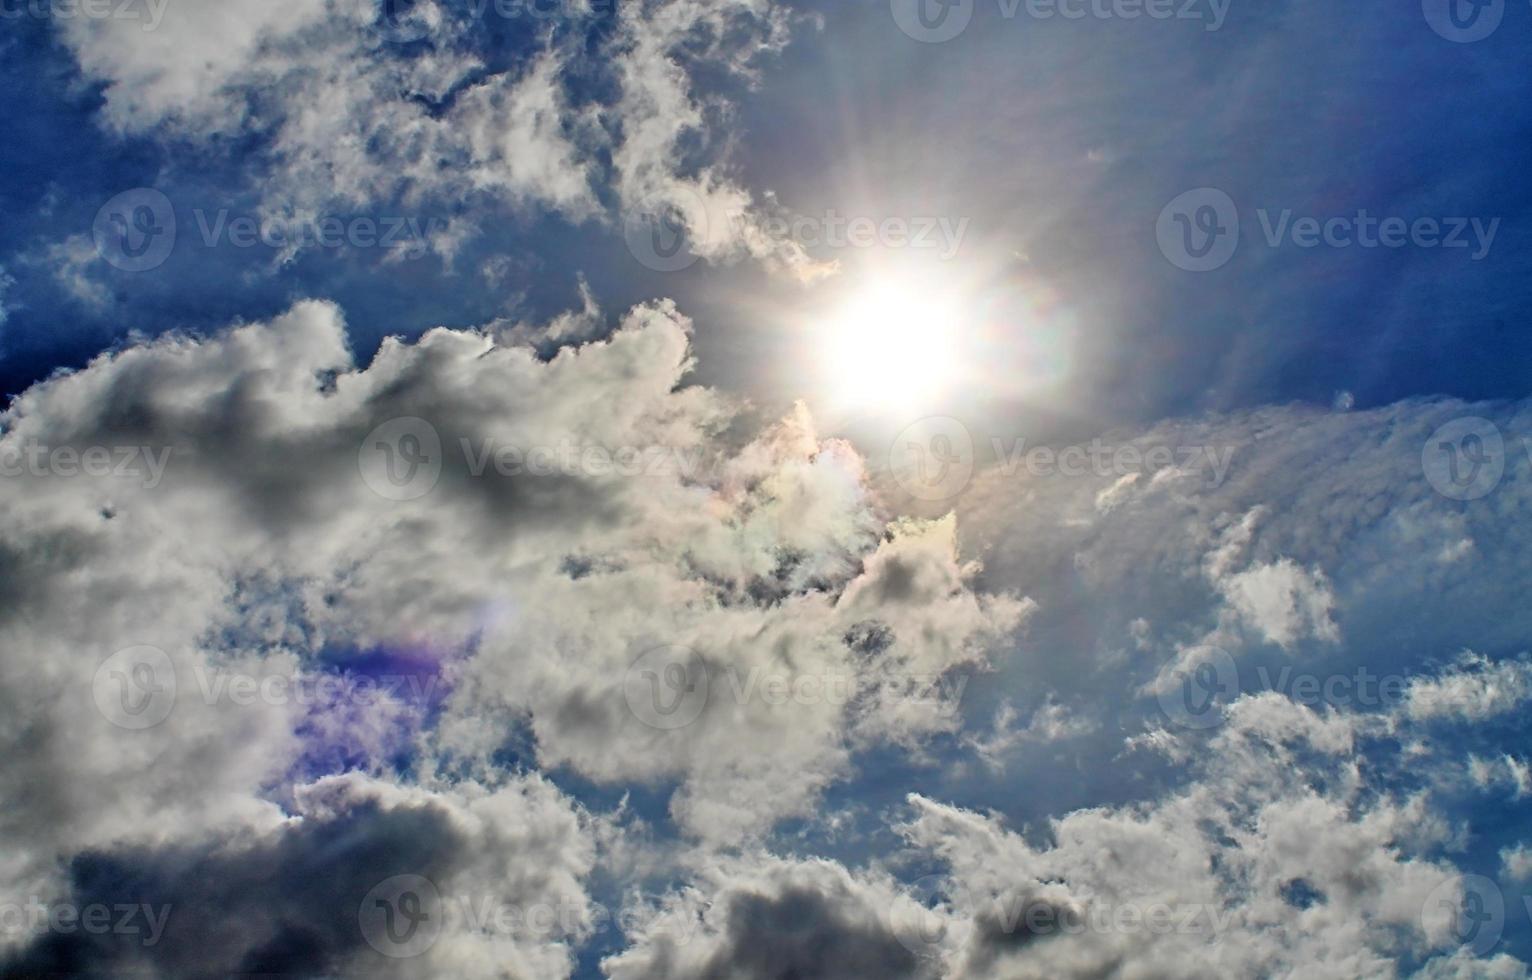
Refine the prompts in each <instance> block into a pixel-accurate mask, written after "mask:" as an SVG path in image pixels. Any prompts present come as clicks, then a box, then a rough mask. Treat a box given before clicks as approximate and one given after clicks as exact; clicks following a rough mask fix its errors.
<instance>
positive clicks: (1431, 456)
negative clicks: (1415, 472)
mask: <svg viewBox="0 0 1532 980" xmlns="http://www.w3.org/2000/svg"><path fill="white" fill-rule="evenodd" d="M1420 465H1421V467H1422V468H1423V469H1424V470H1425V474H1426V480H1427V481H1429V482H1430V484H1431V486H1432V487H1434V488H1435V489H1436V492H1437V493H1439V494H1441V495H1442V496H1443V497H1447V498H1449V499H1451V500H1478V499H1479V498H1480V497H1486V496H1488V495H1489V494H1490V493H1492V492H1494V489H1495V488H1496V487H1498V486H1499V485H1500V479H1501V477H1503V476H1505V440H1504V439H1502V438H1501V436H1500V429H1499V428H1497V427H1496V425H1495V423H1493V422H1491V421H1490V420H1489V419H1481V418H1477V417H1474V416H1470V417H1468V418H1461V419H1453V420H1452V421H1451V422H1448V423H1447V424H1446V425H1444V426H1442V427H1441V428H1439V429H1437V430H1436V431H1435V432H1433V433H1431V438H1429V439H1427V440H1426V445H1425V448H1424V449H1422V450H1421V451H1420Z"/></svg>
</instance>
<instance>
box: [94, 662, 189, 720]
mask: <svg viewBox="0 0 1532 980" xmlns="http://www.w3.org/2000/svg"><path fill="white" fill-rule="evenodd" d="M91 694H92V696H94V698H95V700H96V710H98V711H100V712H101V716H102V717H103V718H105V719H106V720H107V721H109V722H111V723H112V724H114V725H116V726H117V727H118V728H126V729H129V730H132V731H142V730H143V729H145V728H153V727H154V726H155V725H158V724H159V723H160V722H162V721H164V720H165V719H166V718H169V717H170V711H171V709H172V708H174V707H175V705H176V668H175V665H174V664H172V663H171V662H170V655H169V654H168V653H166V652H165V651H164V650H161V649H160V648H159V647H150V646H137V647H128V648H127V649H126V650H118V651H117V652H116V653H114V654H112V655H111V656H110V657H107V658H106V660H104V661H103V662H102V664H101V666H100V667H97V668H96V676H95V677H94V678H93V679H92V682H91Z"/></svg>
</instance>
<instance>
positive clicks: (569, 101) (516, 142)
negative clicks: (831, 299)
mask: <svg viewBox="0 0 1532 980" xmlns="http://www.w3.org/2000/svg"><path fill="white" fill-rule="evenodd" d="M380 9H381V8H380V7H379V6H377V5H376V4H374V3H373V2H371V0H283V2H281V3H265V2H258V0H233V2H223V0H187V2H185V3H175V4H171V5H169V6H168V7H166V8H164V9H163V10H161V11H160V13H161V14H162V16H161V17H160V18H159V20H158V21H157V22H156V24H155V26H154V28H153V29H152V30H145V29H144V24H143V23H142V22H141V21H139V20H134V19H131V18H75V19H66V20H63V21H61V25H62V26H61V28H60V30H61V33H62V39H63V41H64V43H65V44H66V45H67V46H68V47H69V48H70V49H71V50H72V51H73V52H74V54H75V57H76V58H77V59H78V61H79V63H80V66H81V68H82V70H83V71H84V72H85V73H86V74H87V75H89V76H91V77H93V78H97V79H100V80H102V81H104V82H106V96H107V100H106V106H105V109H104V110H103V111H104V115H105V118H106V120H107V121H108V123H109V124H110V125H111V126H112V127H114V128H115V129H117V130H119V131H122V132H125V133H132V134H142V133H163V134H168V135H170V136H171V137H172V138H174V139H192V140H199V139H206V138H208V137H212V136H223V137H232V136H234V135H237V134H252V135H255V136H257V137H259V140H258V144H259V145H260V146H261V150H260V151H259V152H258V153H257V154H256V155H255V156H254V157H253V158H252V159H253V160H254V170H253V172H252V174H251V177H252V186H253V187H254V188H256V189H257V190H258V192H259V193H260V194H261V197H262V202H263V203H262V207H263V210H264V211H266V212H267V213H270V214H297V215H303V214H309V213H313V212H320V211H324V210H325V209H327V208H332V207H336V206H351V207H355V206H361V205H366V204H369V203H372V202H380V203H387V202H403V203H404V204H405V205H406V206H411V207H417V208H418V207H420V206H423V205H435V206H443V207H446V206H449V205H450V206H453V207H456V206H458V205H461V204H462V203H463V202H464V201H465V200H476V201H482V202H486V203H487V204H490V205H502V206H507V207H509V208H512V209H515V210H523V209H526V208H529V207H530V208H534V209H543V210H547V211H551V212H555V213H558V214H560V215H562V216H564V217H565V218H567V219H569V220H571V221H573V222H581V221H584V220H586V219H588V218H591V217H593V216H597V215H600V214H602V210H603V209H602V206H601V204H600V198H599V195H598V193H597V188H596V186H595V185H596V184H597V183H599V181H600V179H601V177H602V174H603V172H604V170H605V169H606V168H607V167H608V166H610V168H611V169H612V170H614V173H613V175H612V177H613V180H614V185H613V188H612V190H613V191H614V193H615V197H616V198H617V199H618V200H619V202H620V206H621V210H622V211H623V212H624V213H631V212H634V211H637V210H642V209H646V208H653V207H656V206H659V207H663V206H671V207H677V208H679V209H680V211H681V213H682V214H684V215H686V216H687V219H686V220H687V224H688V226H689V229H690V240H691V245H690V247H691V248H692V249H693V250H694V251H695V252H696V254H697V255H699V256H701V257H703V258H705V259H707V260H708V261H712V262H725V261H732V260H734V259H738V258H743V257H753V258H755V259H758V260H761V261H763V262H765V263H766V264H767V265H768V266H769V267H771V268H773V269H776V270H778V271H781V272H783V273H785V274H787V275H790V276H792V277H794V278H797V279H801V280H804V281H812V280H813V279H816V278H820V277H822V276H824V275H827V274H830V273H831V272H832V271H833V265H825V264H822V263H818V262H815V261H814V260H812V259H811V258H810V257H809V256H808V255H807V254H806V253H805V252H804V251H803V249H802V248H801V247H800V246H798V245H797V244H796V243H793V242H791V241H787V240H785V239H781V238H778V237H774V236H773V235H772V234H771V233H770V232H768V231H767V230H766V228H765V225H764V223H763V220H762V217H761V211H760V208H759V207H758V206H757V204H756V203H755V201H754V195H752V194H751V193H750V192H749V191H748V190H746V189H744V188H742V187H740V186H738V185H737V184H736V183H735V182H733V181H732V180H731V179H729V178H728V177H727V176H726V173H725V170H726V162H725V161H722V160H718V161H713V162H710V163H708V164H707V165H705V166H704V167H703V168H702V169H701V170H700V171H699V172H697V173H696V174H695V175H683V174H682V169H683V159H682V153H681V150H680V146H681V142H682V140H683V138H686V137H689V136H696V137H701V138H702V139H703V140H704V141H706V140H707V139H708V136H709V134H708V124H707V121H706V119H705V118H704V114H703V111H702V108H701V104H702V101H703V96H702V95H701V94H700V93H698V92H696V91H695V90H694V89H695V85H696V82H695V77H696V75H697V74H698V69H703V68H706V69H709V70H711V69H718V70H722V71H724V72H726V73H729V74H731V75H733V76H735V77H737V78H739V79H743V80H745V81H746V82H747V83H749V82H751V81H753V80H754V78H755V77H756V73H757V70H758V69H757V62H758V60H759V59H760V58H761V57H763V56H764V57H769V56H771V55H774V54H775V53H777V52H779V51H780V50H781V49H782V47H783V46H784V45H785V44H786V43H787V40H788V37H789V33H790V26H791V22H790V18H789V16H788V14H787V12H786V11H785V8H783V7H781V6H780V5H778V4H776V3H774V2H773V0H731V2H729V3H725V4H717V3H699V2H697V0H667V2H664V3H654V4H617V5H615V6H613V7H610V8H607V7H603V8H602V10H600V11H598V10H596V9H594V8H583V9H582V8H577V7H575V6H573V5H566V6H565V7H563V8H561V10H560V15H561V16H563V17H567V18H571V20H572V23H571V25H570V27H571V30H568V31H560V32H551V31H541V30H536V31H534V36H533V37H532V38H529V39H528V42H529V43H531V44H532V45H534V50H533V52H532V53H531V54H530V55H529V56H528V57H526V58H525V59H524V60H520V61H518V62H517V63H515V64H513V65H511V66H509V67H505V68H502V69H497V70H490V69H488V68H487V66H486V65H485V64H484V62H483V60H482V59H481V58H479V57H478V55H477V54H475V53H474V52H475V48H474V46H473V45H472V43H470V39H471V37H472V35H473V33H474V31H475V29H476V27H477V26H478V24H477V19H476V18H475V17H466V18H465V17H464V16H462V13H463V12H462V11H460V10H457V9H455V8H453V7H452V6H450V5H446V4H439V3H436V2H434V0H432V2H425V3H421V4H418V5H416V6H415V7H413V8H411V10H410V12H409V14H408V16H407V17H406V18H405V20H404V21H403V22H402V26H403V27H405V28H407V29H411V36H413V33H414V31H413V29H414V28H416V27H417V26H418V27H419V28H420V29H421V32H422V33H423V35H424V36H425V37H426V38H428V43H426V44H425V45H424V46H422V45H419V44H417V45H401V44H398V43H393V42H392V41H391V40H390V37H391V33H390V27H389V25H388V24H387V23H385V22H382V21H379V20H378V19H377V18H378V15H379V13H378V12H379V10H380ZM499 9H501V8H500V7H498V6H493V5H492V6H490V7H488V8H485V10H484V12H482V13H481V14H480V15H479V16H480V17H495V16H499V15H498V14H497V13H496V11H498V10H499ZM513 9H515V8H513ZM598 18H613V19H615V21H616V28H615V30H612V31H610V32H609V36H607V37H605V38H604V39H603V40H602V41H601V42H600V44H599V50H593V51H590V52H587V51H586V50H585V42H584V40H583V37H584V32H585V31H586V30H587V29H589V28H590V27H591V26H592V25H593V24H595V23H597V19H598ZM527 21H528V26H530V27H536V28H541V27H542V21H541V19H540V18H530V17H529V18H527ZM603 33H605V32H603ZM559 38H562V40H559ZM704 38H705V39H706V42H705V43H702V44H699V43H698V41H699V39H704ZM585 59H594V62H593V64H594V65H599V66H600V67H601V69H602V70H603V71H605V70H608V69H609V70H610V71H612V72H613V73H615V77H616V80H617V83H618V88H619V90H620V94H619V95H618V96H617V98H616V101H615V102H614V103H613V104H610V105H592V104H585V103H580V102H578V101H577V100H576V98H575V97H574V96H573V94H572V93H571V91H570V86H569V83H568V81H567V76H568V75H569V74H570V73H571V72H572V71H577V70H579V69H582V68H590V67H592V64H587V63H585ZM706 98H708V99H710V100H714V101H716V96H713V95H711V94H710V95H708V96H707V97H706ZM724 147H725V148H726V147H727V144H724ZM608 158H609V160H610V164H609V165H608V164H606V163H604V162H603V161H604V160H606V159H608ZM768 203H769V202H768ZM699 209H700V212H701V213H700V214H699ZM478 210H482V209H478ZM608 217H609V218H618V217H619V216H614V215H609V216H608ZM616 224H618V225H620V224H621V221H620V220H617V221H616ZM476 230H477V229H476V228H475V227H474V226H473V225H472V223H470V222H467V221H465V220H459V222H458V225H457V227H456V229H455V231H454V234H453V236H452V237H451V238H450V239H447V240H443V241H440V242H437V243H434V245H433V247H435V249H436V250H437V251H438V252H440V253H441V254H442V255H443V257H444V259H445V260H446V261H447V262H448V263H449V265H450V262H451V259H452V257H453V255H455V253H456V251H457V250H458V248H460V247H461V245H462V242H463V240H465V239H466V238H467V237H469V236H470V235H471V234H473V233H474V232H475V231H476ZM618 231H619V233H620V231H621V229H620V228H619V229H618Z"/></svg>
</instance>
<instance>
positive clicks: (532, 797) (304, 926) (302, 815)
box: [6, 774, 595, 977]
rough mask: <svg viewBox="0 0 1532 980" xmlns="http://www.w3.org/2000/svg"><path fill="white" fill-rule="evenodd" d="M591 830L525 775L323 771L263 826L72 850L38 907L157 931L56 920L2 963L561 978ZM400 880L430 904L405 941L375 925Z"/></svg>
mask: <svg viewBox="0 0 1532 980" xmlns="http://www.w3.org/2000/svg"><path fill="white" fill-rule="evenodd" d="M593 838H594V834H593V833H591V828H590V826H589V820H588V818H587V817H585V816H583V815H582V814H581V813H580V812H579V811H577V810H576V809H574V808H573V807H572V806H571V805H570V803H569V801H568V800H566V799H565V798H563V796H562V795H561V794H560V793H559V792H558V790H556V789H554V788H553V787H552V786H551V785H549V784H548V783H546V782H544V781H543V780H541V779H540V778H538V777H536V776H529V777H524V778H519V779H512V780H508V781H507V782H506V783H505V784H504V785H503V786H501V787H499V788H490V787H483V786H477V785H472V784H465V785H463V786H460V787H457V788H455V789H453V790H450V791H445V792H429V791H425V790H420V789H413V788H402V787H399V786H395V785H393V784H391V783H380V782H377V781H375V780H371V779H368V778H366V777H363V776H360V775H358V774H351V775H347V776H337V777H331V778H328V779H324V780H321V781H319V782H317V783H314V784H311V785H308V786H304V787H301V788H299V790H298V792H297V793H296V796H295V805H294V808H293V813H292V815H291V816H290V817H289V818H288V819H287V820H285V821H284V822H283V823H281V824H279V825H277V826H274V827H270V828H266V829H264V830H255V829H253V828H252V829H250V830H248V831H246V832H244V833H239V834H233V835H230V836H227V837H224V838H222V839H217V840H195V841H186V840H182V841H175V842H171V843H154V844H148V843H146V844H138V845H131V846H122V847H117V848H110V849H100V850H90V851H86V852H83V853H80V854H78V855H75V856H74V857H73V858H72V859H71V861H70V862H69V872H68V882H67V887H68V892H67V893H66V894H65V895H64V896H60V897H59V898H57V899H48V900H45V904H48V905H53V904H54V903H55V902H58V903H60V904H69V905H71V906H73V907H78V908H88V907H91V906H93V905H94V906H103V905H104V906H107V907H121V906H122V905H123V903H124V902H125V901H126V902H128V903H130V904H134V905H140V906H143V907H150V908H153V909H154V910H156V911H157V913H158V917H159V918H160V919H161V920H162V931H161V932H160V933H159V934H157V935H152V936H151V935H146V934H143V933H132V934H124V933H119V932H116V931H115V930H114V931H113V932H111V933H109V934H106V935H103V936H96V935H93V934H91V933H88V932H86V931H85V930H83V929H79V930H71V931H67V932H65V931H57V932H51V933H49V934H47V935H44V936H41V937H39V938H37V939H36V940H35V941H34V942H32V943H31V944H30V945H28V946H26V947H25V948H23V949H19V950H15V951H13V954H12V962H11V963H10V964H8V965H7V967H6V969H7V970H10V971H16V972H18V973H34V972H35V973H55V972H60V973H62V972H68V973H80V974H93V975H94V974H98V973H107V972H118V971H142V970H153V971H154V972H155V974H156V975H163V976H214V975H226V974H230V973H291V972H301V973H313V972H316V971H330V970H334V971H337V972H345V973H355V972H366V973H368V974H369V975H374V976H398V977H410V976H421V975H422V974H423V973H424V974H428V975H440V976H448V975H452V976H489V975H491V974H493V973H495V972H497V971H501V970H511V971H512V972H514V973H517V974H519V975H527V976H532V975H535V976H568V975H569V972H570V969H571V956H570V948H569V944H570V943H571V942H575V941H579V940H580V939H581V938H582V937H584V936H587V935H588V934H589V933H590V931H591V930H592V925H593V918H592V906H591V903H590V901H589V899H588V898H587V896H586V894H585V891H584V888H583V880H584V878H585V877H586V876H587V875H588V873H589V872H590V870H591V866H592V864H593V863H594V856H595V855H594V844H593ZM396 885H398V886H400V887H405V888H408V889H412V890H413V893H414V894H416V895H417V896H418V897H421V898H422V899H423V900H424V903H425V904H424V906H423V909H422V911H423V914H424V915H426V916H427V917H428V918H427V919H425V920H423V922H424V929H425V932H424V933H422V934H421V938H420V939H419V940H416V941H414V945H407V943H406V942H404V941H400V942H398V943H397V944H396V943H395V942H394V940H392V939H390V934H389V933H388V931H387V930H386V928H379V927H380V926H384V927H386V925H387V923H386V921H380V920H386V912H385V911H384V909H383V908H382V907H381V906H378V905H376V904H375V903H376V902H378V901H380V900H381V901H385V902H393V901H397V900H398V899H399V898H400V897H401V895H402V894H403V893H402V892H400V893H396V892H395V891H394V890H393V889H394V888H395V886H396ZM408 910H409V907H408V906H406V905H403V904H401V905H400V911H397V912H396V914H404V912H406V911H408ZM545 912H546V914H543V913H545ZM400 932H401V930H397V929H396V930H395V932H394V934H393V935H394V936H395V937H397V936H398V935H399V934H400ZM412 938H413V937H412Z"/></svg>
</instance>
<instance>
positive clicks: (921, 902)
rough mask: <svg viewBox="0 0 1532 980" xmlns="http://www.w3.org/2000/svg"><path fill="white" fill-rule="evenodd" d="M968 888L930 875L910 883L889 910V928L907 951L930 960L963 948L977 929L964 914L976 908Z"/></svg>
mask: <svg viewBox="0 0 1532 980" xmlns="http://www.w3.org/2000/svg"><path fill="white" fill-rule="evenodd" d="M967 899H968V892H967V890H966V888H965V886H964V885H963V884H962V883H961V882H959V881H957V880H956V879H954V878H952V877H951V876H949V875H926V876H925V877H924V878H919V879H917V880H915V881H914V882H911V883H910V886H909V888H908V890H906V891H905V892H903V893H901V894H900V895H898V896H897V897H896V898H895V899H894V902H893V904H892V905H890V906H889V909H888V926H889V931H891V932H892V933H893V934H894V936H895V938H897V939H898V940H899V942H900V943H901V944H902V945H903V946H904V948H905V949H907V950H909V951H910V952H912V953H914V954H915V955H916V956H922V957H923V956H930V955H933V954H935V953H936V952H937V951H938V950H939V949H941V948H942V947H943V946H945V945H949V944H950V945H952V946H961V945H962V944H963V941H964V940H965V939H966V938H967V937H968V933H969V931H970V930H972V929H973V922H972V919H971V918H970V917H968V916H967V915H964V914H963V912H962V910H964V909H969V908H972V906H971V905H970V904H969V902H968V901H967Z"/></svg>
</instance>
